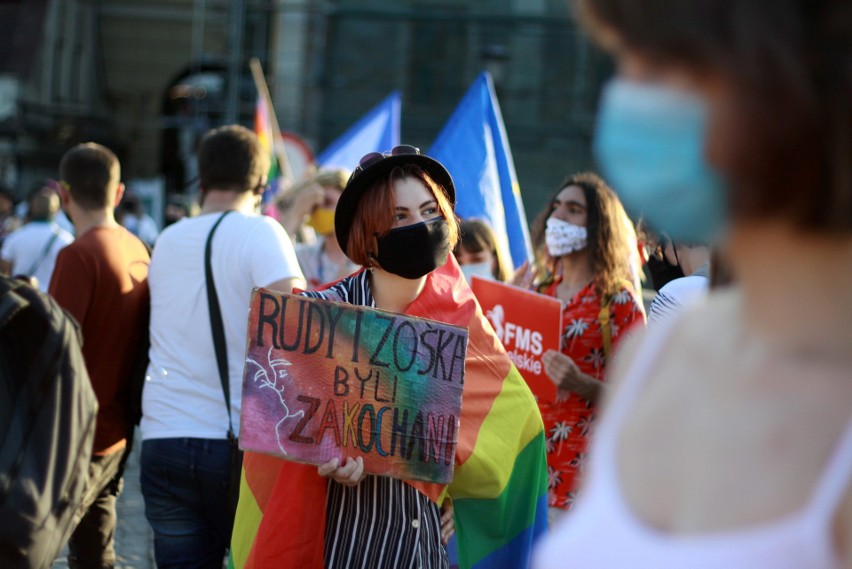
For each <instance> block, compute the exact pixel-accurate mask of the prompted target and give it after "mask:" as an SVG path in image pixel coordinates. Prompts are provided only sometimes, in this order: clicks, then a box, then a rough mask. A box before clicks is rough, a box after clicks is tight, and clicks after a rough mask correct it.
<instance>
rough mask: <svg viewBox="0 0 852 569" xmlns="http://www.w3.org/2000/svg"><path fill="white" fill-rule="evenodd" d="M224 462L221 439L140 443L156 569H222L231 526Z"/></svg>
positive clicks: (226, 460) (227, 467)
mask: <svg viewBox="0 0 852 569" xmlns="http://www.w3.org/2000/svg"><path fill="white" fill-rule="evenodd" d="M230 464H231V455H230V445H229V443H228V441H227V440H213V439H189V438H182V439H150V440H146V441H143V442H142V461H141V469H142V474H141V482H142V496H143V497H144V499H145V517H146V518H147V519H148V523H149V524H151V528H152V529H153V530H154V557H155V559H156V561H157V567H159V568H160V569H165V568H169V567H175V568H178V567H180V568H198V569H207V568H209V569H222V559H223V557H224V555H225V552H226V550H227V549H228V547H229V545H230V540H231V530H232V529H233V526H234V519H233V517H232V515H231V509H230V505H229V502H228V496H229V489H230V488H229V487H230Z"/></svg>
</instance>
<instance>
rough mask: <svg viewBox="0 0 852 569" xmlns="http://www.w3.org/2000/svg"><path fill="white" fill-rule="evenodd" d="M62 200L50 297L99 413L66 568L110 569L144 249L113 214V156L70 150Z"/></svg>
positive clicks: (97, 149) (139, 333)
mask: <svg viewBox="0 0 852 569" xmlns="http://www.w3.org/2000/svg"><path fill="white" fill-rule="evenodd" d="M59 170H60V174H61V176H62V188H61V194H62V201H63V204H64V206H65V209H66V211H67V213H68V216H69V217H70V218H71V221H72V222H73V223H74V228H75V230H76V233H77V239H76V241H74V243H72V244H71V245H69V246H67V247H66V248H65V249H63V250H62V251H60V253H59V256H58V257H57V259H56V268H55V269H54V272H53V278H52V280H51V282H50V294H51V295H52V296H53V297H54V298H55V299H56V301H57V302H58V303H59V305H60V306H62V307H63V308H65V309H66V310H67V311H68V312H69V313H70V314H71V315H72V316H73V317H74V318H75V319H76V320H77V321H78V322H79V323H80V326H81V328H82V333H83V357H84V359H85V361H86V368H87V370H88V372H89V376H90V378H91V381H92V387H93V388H94V390H95V394H96V395H97V398H98V404H99V407H100V408H99V411H98V420H97V421H98V422H97V429H96V432H95V441H94V446H93V448H92V460H91V461H90V464H89V480H88V484H87V487H86V493H85V498H84V502H83V505H82V507H81V508H80V510H79V512H78V516H79V518H80V521H79V524H78V525H77V527H76V529H75V530H74V532H73V533H72V534H71V538H70V540H69V542H68V546H69V550H70V554H69V556H68V564H69V566H70V567H72V568H76V567H87V568H88V567H113V566H114V565H115V549H114V544H113V536H114V533H115V524H116V516H115V501H116V496H117V495H118V492H119V490H120V480H121V474H122V472H121V471H122V469H123V464H124V462H123V457H124V453H125V449H126V447H127V432H128V429H129V423H130V421H131V419H130V417H129V410H128V406H129V397H130V379H131V375H132V372H133V368H134V366H135V365H136V362H137V360H138V353H137V352H138V350H139V346H140V344H141V340H142V339H143V335H144V334H145V332H146V323H147V314H148V310H149V294H148V264H149V262H150V258H149V255H148V249H147V248H146V247H145V245H144V244H143V243H142V242H141V241H140V240H139V239H138V238H137V237H135V236H134V235H132V234H131V233H130V232H129V231H127V230H126V229H125V228H123V227H122V226H120V225H119V224H118V223H117V222H116V221H115V218H114V215H113V209H114V208H115V206H116V205H117V204H118V203H119V201H121V196H122V193H123V191H124V186H123V184H121V182H120V176H121V173H120V166H119V163H118V159H117V158H116V156H115V154H113V153H112V151H110V150H109V149H108V148H105V147H104V146H101V145H99V144H94V143H86V144H80V145H78V146H75V147H74V148H72V149H71V150H69V151H68V152H66V153H65V155H64V156H63V157H62V161H61V163H60V166H59Z"/></svg>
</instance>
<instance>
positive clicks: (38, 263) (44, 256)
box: [24, 230, 59, 277]
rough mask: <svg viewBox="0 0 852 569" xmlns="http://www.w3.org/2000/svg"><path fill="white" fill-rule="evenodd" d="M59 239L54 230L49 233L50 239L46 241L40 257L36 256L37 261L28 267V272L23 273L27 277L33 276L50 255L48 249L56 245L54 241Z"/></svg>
mask: <svg viewBox="0 0 852 569" xmlns="http://www.w3.org/2000/svg"><path fill="white" fill-rule="evenodd" d="M58 237H59V233H58V232H57V231H56V230H53V231H51V232H50V238H49V239H48V240H47V244H46V245H45V246H44V249H42V251H41V255H39V256H38V259H36V260H35V262H34V263H33V264H32V266H31V267H30V270H29V271H27V272H26V273H24V274H25V275H27V276H28V277H31V276H33V275H34V274H35V272H36V270H38V268H39V267H40V266H41V264H42V263H44V260H45V259H47V255H48V254H49V253H50V249H51V248H52V247H53V244H54V243H56V239H57V238H58Z"/></svg>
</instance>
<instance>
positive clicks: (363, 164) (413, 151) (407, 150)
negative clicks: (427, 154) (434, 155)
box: [352, 144, 420, 175]
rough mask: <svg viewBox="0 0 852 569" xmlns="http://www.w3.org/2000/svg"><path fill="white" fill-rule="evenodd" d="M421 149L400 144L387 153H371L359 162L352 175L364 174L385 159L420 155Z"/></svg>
mask: <svg viewBox="0 0 852 569" xmlns="http://www.w3.org/2000/svg"><path fill="white" fill-rule="evenodd" d="M419 154H420V149H419V148H417V147H416V146H411V145H410V144H400V145H399V146H394V147H393V148H391V149H390V150H386V151H385V152H370V153H369V154H365V155H364V156H363V157H362V158H361V160H359V161H358V165H357V166H356V167H355V170H354V171H353V172H352V174H353V175H354V174H357V173H358V172H362V171H364V170H366V169H367V168H369V167H370V166H373V165H374V164H378V163H379V162H380V161H381V160H383V159H385V158H389V157H391V156H405V155H419Z"/></svg>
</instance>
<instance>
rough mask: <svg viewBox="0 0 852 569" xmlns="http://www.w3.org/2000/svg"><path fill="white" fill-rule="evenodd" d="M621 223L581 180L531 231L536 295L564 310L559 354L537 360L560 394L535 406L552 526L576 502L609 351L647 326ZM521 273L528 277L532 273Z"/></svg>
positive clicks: (611, 201)
mask: <svg viewBox="0 0 852 569" xmlns="http://www.w3.org/2000/svg"><path fill="white" fill-rule="evenodd" d="M626 219H627V215H626V214H625V213H624V208H623V207H622V206H621V203H620V202H619V201H618V198H617V197H616V196H615V194H614V193H613V191H612V190H610V189H609V188H608V187H607V185H606V184H605V183H604V182H603V180H601V179H600V178H599V177H598V176H596V175H594V174H591V173H584V174H575V175H574V176H571V177H569V178H567V179H566V180H565V181H564V182H563V183H562V185H561V186H560V189H559V191H558V192H557V193H556V194H555V195H554V196H553V198H552V199H551V200H550V203H549V205H548V206H547V208H546V209H545V210H544V211H543V212H542V213H541V214H540V215H539V216H538V218H537V220H536V223H535V225H534V226H533V241H534V245H535V249H536V251H537V252H538V253H539V256H540V258H541V259H542V261H543V263H542V264H543V265H544V269H545V278H544V279H542V281H541V283H540V284H539V285H538V290H539V292H542V293H544V294H547V295H549V296H553V297H556V298H558V299H560V300H561V301H562V303H563V306H564V309H563V313H562V324H563V332H562V339H561V344H562V350H561V352H557V351H554V350H548V351H547V352H545V353H544V355H543V356H542V362H543V363H544V369H545V372H546V373H547V375H548V377H550V379H551V380H553V382H554V383H556V385H557V386H558V387H559V395H558V398H557V401H555V402H544V401H539V408H540V409H541V414H542V418H543V419H544V425H545V430H546V432H547V459H548V460H547V462H548V467H547V468H548V474H549V481H548V486H549V489H548V505H549V506H550V507H551V511H550V516H551V521H552V520H553V518H555V517H556V516H558V515H559V514H560V513H561V512H562V511H563V510H564V509H567V508H569V507H570V506H571V504H572V502H573V500H574V493H575V488H576V483H577V478H578V476H579V475H580V473H581V472H582V471H583V467H584V462H585V459H586V437H587V434H588V432H589V427H590V424H591V422H592V421H593V420H594V417H595V414H596V411H597V405H596V404H597V400H598V395H599V393H600V391H601V387H602V381H603V379H604V372H605V370H606V364H607V360H608V358H609V355H610V352H611V351H612V349H613V348H614V347H615V346H617V345H618V343H619V341H620V340H621V338H622V337H623V336H624V334H625V333H626V332H627V331H628V330H630V329H631V328H632V327H634V326H642V325H643V324H644V320H645V314H644V311H643V309H642V305H641V300H640V299H638V297H637V296H636V294H635V292H634V290H633V287H632V285H631V284H630V283H631V278H632V277H631V271H630V245H629V243H630V240H629V239H628V235H627V233H626V231H625V229H626V228H625V220H626ZM527 274H528V275H529V277H530V278H531V276H532V272H531V271H530V272H528V273H527Z"/></svg>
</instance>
